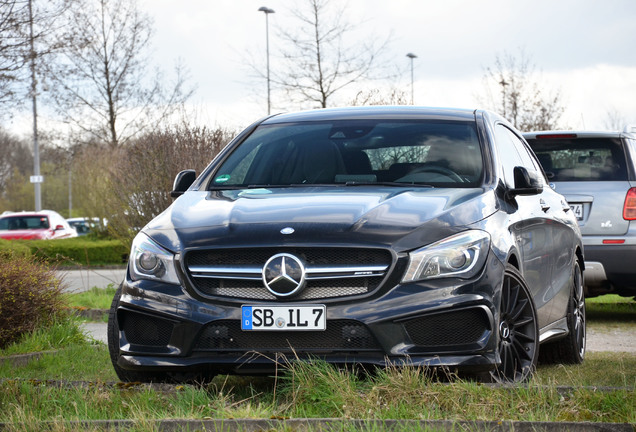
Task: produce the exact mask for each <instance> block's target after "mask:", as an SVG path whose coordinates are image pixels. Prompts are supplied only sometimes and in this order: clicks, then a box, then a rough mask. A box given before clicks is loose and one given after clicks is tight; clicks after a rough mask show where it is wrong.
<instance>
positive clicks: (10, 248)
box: [0, 239, 31, 257]
mask: <svg viewBox="0 0 636 432" xmlns="http://www.w3.org/2000/svg"><path fill="white" fill-rule="evenodd" d="M30 255H31V249H30V248H29V247H28V246H25V245H23V244H22V243H20V242H16V241H12V240H3V239H0V256H4V257H12V256H21V257H28V256H30Z"/></svg>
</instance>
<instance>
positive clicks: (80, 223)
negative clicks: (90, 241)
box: [66, 217, 105, 236]
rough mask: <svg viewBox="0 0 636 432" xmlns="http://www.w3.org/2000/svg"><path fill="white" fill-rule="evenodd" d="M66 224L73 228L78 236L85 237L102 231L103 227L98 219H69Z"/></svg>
mask: <svg viewBox="0 0 636 432" xmlns="http://www.w3.org/2000/svg"><path fill="white" fill-rule="evenodd" d="M66 222H68V223H69V225H70V226H72V227H73V228H74V229H75V231H77V235H79V236H83V235H86V234H89V233H91V232H95V231H101V230H102V229H103V226H104V225H105V223H104V224H102V222H101V221H100V219H99V218H96V217H92V218H89V217H76V218H68V219H66Z"/></svg>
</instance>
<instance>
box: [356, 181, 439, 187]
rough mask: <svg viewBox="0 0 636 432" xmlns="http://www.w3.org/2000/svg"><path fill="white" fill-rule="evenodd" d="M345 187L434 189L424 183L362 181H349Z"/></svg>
mask: <svg viewBox="0 0 636 432" xmlns="http://www.w3.org/2000/svg"><path fill="white" fill-rule="evenodd" d="M344 185H345V186H391V187H413V186H415V187H422V188H432V187H433V186H432V185H429V184H424V183H414V182H411V183H406V182H388V181H385V182H362V181H348V182H346V183H344Z"/></svg>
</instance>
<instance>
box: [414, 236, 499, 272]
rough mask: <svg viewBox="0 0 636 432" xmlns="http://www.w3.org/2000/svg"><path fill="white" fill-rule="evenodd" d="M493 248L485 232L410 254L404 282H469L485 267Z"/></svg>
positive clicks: (453, 237)
mask: <svg viewBox="0 0 636 432" xmlns="http://www.w3.org/2000/svg"><path fill="white" fill-rule="evenodd" d="M489 248H490V235H489V234H488V233H486V232H485V231H479V230H471V231H465V232H462V233H459V234H456V235H453V236H451V237H447V238H445V239H444V240H440V241H438V242H435V243H432V244H430V245H428V246H424V247H423V248H420V249H417V250H415V251H413V252H411V253H410V254H409V266H408V268H407V270H406V273H405V274H404V277H403V278H402V282H403V283H404V282H415V281H418V280H425V279H437V278H444V277H459V278H464V279H468V278H471V277H473V276H475V275H476V274H477V273H478V272H479V271H480V270H481V268H482V267H483V265H484V263H485V262H486V257H487V255H488V249H489Z"/></svg>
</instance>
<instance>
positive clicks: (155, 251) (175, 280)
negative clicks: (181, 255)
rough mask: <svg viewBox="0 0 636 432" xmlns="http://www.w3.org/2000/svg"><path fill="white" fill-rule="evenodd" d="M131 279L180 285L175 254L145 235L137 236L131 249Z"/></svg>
mask: <svg viewBox="0 0 636 432" xmlns="http://www.w3.org/2000/svg"><path fill="white" fill-rule="evenodd" d="M128 267H129V268H130V277H131V278H132V279H133V280H139V279H150V280H157V281H162V282H166V283H170V284H175V285H179V284H180V282H179V277H178V276H177V272H176V270H175V268H174V254H173V253H172V252H170V251H168V250H166V249H164V248H162V247H161V246H159V245H158V244H157V243H155V242H154V241H153V240H152V239H151V238H150V237H148V236H147V235H145V234H143V233H139V234H137V236H136V237H135V239H134V240H133V243H132V248H131V249H130V259H129V266H128Z"/></svg>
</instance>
